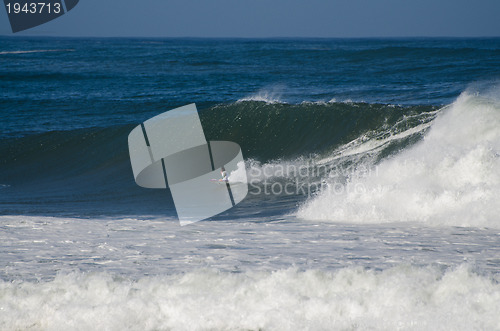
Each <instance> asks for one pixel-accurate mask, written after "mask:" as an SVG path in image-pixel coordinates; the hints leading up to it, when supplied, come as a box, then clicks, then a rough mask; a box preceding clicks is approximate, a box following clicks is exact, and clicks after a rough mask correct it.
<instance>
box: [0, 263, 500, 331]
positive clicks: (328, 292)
mask: <svg viewBox="0 0 500 331" xmlns="http://www.w3.org/2000/svg"><path fill="white" fill-rule="evenodd" d="M498 302H500V284H499V283H498V279H494V278H493V277H492V276H485V275H478V274H476V273H474V272H472V271H471V270H470V268H469V267H468V266H466V265H461V266H459V267H457V268H454V269H449V270H448V271H444V272H443V271H440V269H438V268H433V267H420V268H417V267H411V266H399V267H395V268H391V269H388V270H385V271H372V270H366V269H363V268H359V267H349V268H343V269H340V270H338V271H336V272H323V271H316V270H308V271H299V270H296V269H293V268H292V269H286V270H279V271H275V272H247V273H236V274H234V273H225V272H217V271H213V270H198V271H195V272H189V273H183V274H174V275H169V276H160V277H144V278H142V279H139V280H131V279H128V278H123V277H120V276H115V275H112V274H109V273H71V274H65V275H62V274H61V275H58V276H57V277H56V278H55V279H54V280H52V281H46V282H36V283H32V282H3V281H0V326H1V328H2V330H19V329H23V330H24V329H36V330H40V329H43V330H96V329H99V330H137V329H141V330H306V329H307V330H332V329H336V330H339V329H344V330H346V329H348V330H352V329H361V330H365V329H370V330H395V329H400V330H401V329H404V330H431V329H432V330H472V329H476V330H494V329H497V328H498V327H499V325H500V315H499V314H498Z"/></svg>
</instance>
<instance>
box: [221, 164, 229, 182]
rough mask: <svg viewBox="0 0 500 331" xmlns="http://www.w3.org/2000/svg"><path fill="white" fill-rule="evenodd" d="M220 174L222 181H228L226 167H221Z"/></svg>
mask: <svg viewBox="0 0 500 331" xmlns="http://www.w3.org/2000/svg"><path fill="white" fill-rule="evenodd" d="M220 175H221V176H222V181H224V182H227V173H226V169H224V167H222V168H221V170H220Z"/></svg>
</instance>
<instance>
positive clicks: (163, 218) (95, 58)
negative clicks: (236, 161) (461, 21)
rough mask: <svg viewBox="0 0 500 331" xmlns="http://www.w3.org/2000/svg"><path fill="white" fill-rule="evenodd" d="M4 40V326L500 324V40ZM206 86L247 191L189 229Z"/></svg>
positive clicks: (219, 131)
mask: <svg viewBox="0 0 500 331" xmlns="http://www.w3.org/2000/svg"><path fill="white" fill-rule="evenodd" d="M0 41H1V42H0V87H1V88H0V107H1V113H0V116H1V118H2V120H1V121H0V229H1V230H0V242H1V245H0V263H1V268H0V329H2V330H18V329H35V330H39V329H42V330H60V329H75V330H88V329H108V330H124V329H130V330H136V329H147V330H158V329H159V330H170V329H174V330H206V329H210V330H214V329H215V330H234V329H242V330H259V329H260V330H296V329H310V330H331V329H349V330H351V329H354V330H357V329H360V330H363V329H380V330H387V329H414V330H428V329H437V330H450V329H454V330H470V329H483V330H495V329H500V317H499V315H498V311H499V310H500V283H499V282H500V273H499V272H500V216H499V215H500V204H499V203H498V197H499V196H500V172H499V169H500V167H499V166H500V88H499V87H498V82H499V81H498V79H499V77H500V40H499V39H338V40H336V39H331V40H330V39H299V40H294V39H282V40H280V39H268V40H252V39H248V40H246V39H241V40H238V39H98V38H94V39H66V38H26V37H23V38H8V37H2V38H1V39H0ZM193 102H195V103H196V104H197V106H198V109H199V114H200V119H201V122H202V125H203V128H204V131H205V135H206V138H207V140H229V141H234V142H236V143H238V144H239V145H240V146H241V147H242V152H243V156H244V158H245V160H246V170H247V176H248V179H249V194H248V196H247V198H246V199H245V200H244V201H243V202H242V203H240V204H238V205H237V206H236V207H234V208H232V209H231V210H228V211H226V212H224V213H222V214H220V215H217V216H215V217H213V218H211V219H208V220H205V221H202V222H198V223H195V224H192V225H189V226H184V227H181V226H180V225H179V224H178V221H177V215H176V211H175V207H174V204H173V201H172V197H171V195H170V193H169V191H168V190H151V189H144V188H141V187H138V186H137V185H136V184H135V182H134V179H133V175H132V170H131V166H130V161H129V156H128V149H127V136H128V133H129V132H130V131H131V130H132V128H134V127H135V126H137V125H138V124H139V123H141V122H143V121H145V120H147V119H148V118H150V117H152V116H155V115H157V114H159V113H161V112H164V111H167V110H169V109H172V108H175V107H178V106H182V105H185V104H188V103H193Z"/></svg>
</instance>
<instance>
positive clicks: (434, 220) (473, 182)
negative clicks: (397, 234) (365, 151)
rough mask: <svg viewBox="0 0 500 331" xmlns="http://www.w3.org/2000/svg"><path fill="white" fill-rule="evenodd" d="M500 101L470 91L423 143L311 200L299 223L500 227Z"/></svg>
mask: <svg viewBox="0 0 500 331" xmlns="http://www.w3.org/2000/svg"><path fill="white" fill-rule="evenodd" d="M498 169H500V102H499V100H498V98H497V97H496V94H495V93H492V92H490V93H485V94H475V93H468V92H464V93H463V94H462V95H461V96H460V97H459V98H458V99H457V100H456V101H455V102H454V103H453V104H451V105H450V106H448V107H446V108H445V109H443V110H442V111H441V112H440V113H439V115H438V116H437V118H436V119H435V120H434V121H433V123H432V126H431V127H430V129H429V131H428V132H427V133H426V134H425V136H424V139H422V140H421V141H420V142H418V143H417V144H415V145H414V146H410V147H408V148H406V149H404V150H403V151H402V152H401V153H399V154H397V155H394V156H392V157H389V158H387V159H385V160H383V161H382V162H380V163H379V164H378V165H377V167H376V171H375V172H373V173H371V174H370V176H356V174H354V175H353V176H352V177H351V178H350V179H349V181H348V182H347V183H346V184H345V185H344V186H342V187H340V188H339V187H335V183H330V185H329V186H328V185H327V187H326V188H325V189H324V191H323V192H321V193H320V194H319V195H318V196H317V197H315V198H313V199H311V200H309V201H308V202H307V203H306V204H305V205H303V206H302V207H301V208H300V210H299V211H298V213H297V214H298V216H299V217H301V218H305V219H310V220H330V221H339V222H348V223H371V222H373V223H380V222H401V221H404V222H405V221H423V222H426V223H429V224H440V225H456V226H486V227H498V226H500V225H499V223H498V215H500V205H499V204H498V203H497V202H498V201H497V199H498V196H499V195H500V172H499V171H498Z"/></svg>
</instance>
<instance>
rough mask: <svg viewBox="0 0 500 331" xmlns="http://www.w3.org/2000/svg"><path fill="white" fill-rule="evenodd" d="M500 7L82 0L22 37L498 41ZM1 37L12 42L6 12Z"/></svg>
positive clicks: (449, 1) (461, 2) (398, 0)
mask: <svg viewBox="0 0 500 331" xmlns="http://www.w3.org/2000/svg"><path fill="white" fill-rule="evenodd" d="M499 17H500V0H474V1H472V0H412V1H408V0H330V1H329V0H308V1H306V0H119V1H118V0H80V3H79V4H78V5H77V6H76V7H75V8H74V9H73V10H72V11H70V12H69V13H67V14H66V15H64V16H62V17H60V18H58V19H56V20H54V21H51V22H49V23H46V24H44V25H41V26H38V27H35V28H33V29H30V30H27V31H25V32H21V33H17V34H16V35H20V36H21V35H41V36H98V37H126V36H130V37H244V38H247V37H250V38H253V37H257V38H259V37H341V38H342V37H415V36H416V37H419V36H424V37H439V36H450V37H477V36H500V18H499ZM0 34H2V35H12V32H11V30H10V26H9V23H8V19H7V15H6V12H5V10H0Z"/></svg>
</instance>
